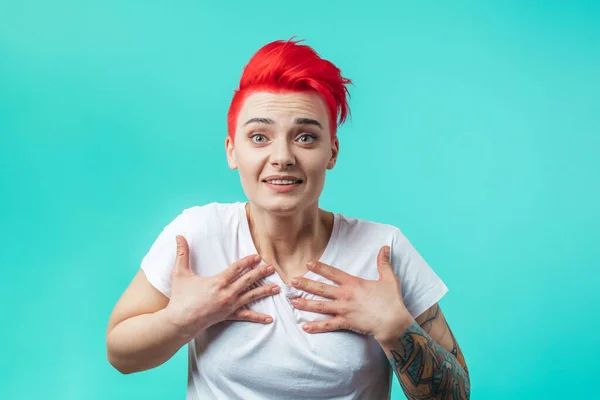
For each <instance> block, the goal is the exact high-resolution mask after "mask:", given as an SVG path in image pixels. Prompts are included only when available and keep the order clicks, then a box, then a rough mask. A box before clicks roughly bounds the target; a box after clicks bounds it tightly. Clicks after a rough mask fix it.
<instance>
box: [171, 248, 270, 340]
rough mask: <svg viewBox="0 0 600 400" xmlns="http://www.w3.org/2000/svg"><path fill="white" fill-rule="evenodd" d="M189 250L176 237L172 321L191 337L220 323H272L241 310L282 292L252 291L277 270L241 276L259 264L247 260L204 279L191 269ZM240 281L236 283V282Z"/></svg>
mask: <svg viewBox="0 0 600 400" xmlns="http://www.w3.org/2000/svg"><path fill="white" fill-rule="evenodd" d="M189 253H190V250H189V246H188V243H187V241H186V239H185V238H184V237H183V236H177V257H176V259H175V265H174V266H173V269H172V270H171V299H170V301H169V304H168V305H167V307H166V310H167V311H168V313H169V315H170V317H171V320H172V321H173V322H174V323H175V324H176V325H177V326H179V327H181V329H182V330H183V331H184V333H185V334H186V335H188V336H189V337H195V336H196V335H197V334H198V333H199V332H200V331H202V330H204V329H206V328H208V327H210V326H212V325H215V324H217V323H219V322H221V321H225V320H231V321H251V322H259V323H271V322H272V321H273V319H272V318H271V317H270V316H268V315H265V314H260V313H257V312H255V311H251V310H248V309H242V308H241V307H243V306H245V305H246V304H248V303H250V302H252V301H255V300H258V299H260V298H263V297H267V296H270V295H274V294H276V293H278V292H279V286H277V285H262V286H260V287H257V288H253V289H249V290H248V288H249V287H250V285H252V284H253V283H255V282H256V281H258V280H259V279H261V278H263V277H265V276H268V275H271V274H272V273H273V272H274V271H275V270H274V269H273V267H272V266H269V265H265V266H262V267H260V268H255V269H252V270H251V271H249V272H247V273H244V274H243V275H241V276H239V277H238V275H240V274H241V273H242V272H243V271H244V270H246V269H247V268H250V267H253V266H255V265H256V264H257V263H259V262H260V260H261V258H260V256H258V255H252V256H247V257H244V258H242V259H240V260H238V261H236V262H234V263H233V264H231V265H230V266H229V267H227V269H225V270H224V271H222V272H221V273H219V274H217V275H214V276H211V277H202V276H199V275H196V274H195V273H194V272H193V271H192V270H191V268H190V259H189ZM236 278H237V279H236Z"/></svg>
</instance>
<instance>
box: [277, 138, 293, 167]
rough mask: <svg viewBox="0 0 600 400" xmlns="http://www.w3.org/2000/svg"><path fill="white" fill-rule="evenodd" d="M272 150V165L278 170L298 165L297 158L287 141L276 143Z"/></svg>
mask: <svg viewBox="0 0 600 400" xmlns="http://www.w3.org/2000/svg"><path fill="white" fill-rule="evenodd" d="M271 149H272V153H271V165H273V166H275V167H278V168H288V167H291V166H294V165H295V164H296V156H295V155H294V153H293V152H292V150H291V149H290V144H289V143H288V142H287V141H286V140H278V141H276V143H274V145H273V146H272V147H271Z"/></svg>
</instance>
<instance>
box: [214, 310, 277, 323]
mask: <svg viewBox="0 0 600 400" xmlns="http://www.w3.org/2000/svg"><path fill="white" fill-rule="evenodd" d="M225 320H226V321H248V322H258V323H261V324H270V323H271V322H273V318H271V317H270V316H268V315H266V314H261V313H257V312H256V311H252V310H248V309H239V310H237V311H236V312H235V313H233V314H231V315H230V316H229V317H228V318H226V319H225Z"/></svg>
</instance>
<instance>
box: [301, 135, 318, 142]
mask: <svg viewBox="0 0 600 400" xmlns="http://www.w3.org/2000/svg"><path fill="white" fill-rule="evenodd" d="M315 140H317V135H314V134H312V133H305V134H304V135H302V136H300V137H299V138H298V141H299V142H300V143H302V144H310V143H313V142H314V141H315Z"/></svg>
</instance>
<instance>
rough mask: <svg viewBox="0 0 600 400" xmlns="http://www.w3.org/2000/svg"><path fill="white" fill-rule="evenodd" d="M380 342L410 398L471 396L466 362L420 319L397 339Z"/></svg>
mask: <svg viewBox="0 0 600 400" xmlns="http://www.w3.org/2000/svg"><path fill="white" fill-rule="evenodd" d="M380 344H381V346H382V348H383V350H384V351H385V354H386V356H387V358H388V360H389V362H390V364H391V365H392V368H393V369H394V372H395V373H396V376H397V378H398V381H399V383H400V386H401V387H402V390H403V391H404V394H405V395H406V397H407V398H408V399H409V400H416V399H436V400H458V399H460V400H466V399H469V398H470V382H469V376H468V373H467V370H466V366H463V365H461V362H460V361H459V359H458V358H457V357H456V356H455V355H453V354H452V353H450V352H449V351H448V350H446V349H445V348H444V347H442V346H441V345H439V344H438V343H437V342H436V341H435V340H433V339H432V338H431V337H430V336H429V335H428V334H427V332H425V331H424V330H423V329H422V328H421V327H420V326H419V324H418V323H417V322H414V323H413V324H412V325H411V326H410V327H409V328H408V329H406V330H405V331H404V333H402V334H400V335H399V336H397V338H396V339H395V340H387V341H385V342H384V343H380ZM461 358H462V357H461ZM463 362H464V360H463Z"/></svg>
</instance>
